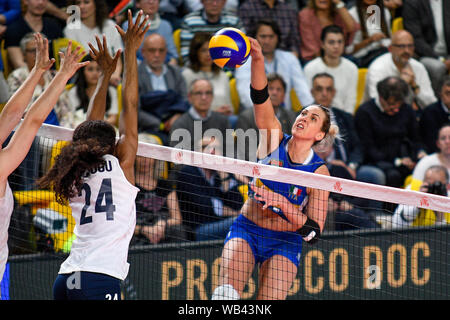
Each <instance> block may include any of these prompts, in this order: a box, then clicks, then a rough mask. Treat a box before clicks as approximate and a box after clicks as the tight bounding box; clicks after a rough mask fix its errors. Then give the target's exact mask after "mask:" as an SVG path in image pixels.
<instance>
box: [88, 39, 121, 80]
mask: <svg viewBox="0 0 450 320" xmlns="http://www.w3.org/2000/svg"><path fill="white" fill-rule="evenodd" d="M95 40H96V42H97V47H98V49H95V47H94V46H93V45H92V44H91V43H90V42H89V48H91V50H90V52H89V54H90V56H91V58H92V59H93V60H94V61H96V62H97V63H98V65H99V66H100V68H101V70H102V72H103V74H106V75H109V76H111V75H112V74H113V73H114V71H116V67H117V61H119V57H120V54H121V52H122V50H121V49H119V50H117V52H116V54H115V55H114V57H111V55H110V54H109V50H108V43H107V41H106V36H105V35H103V44H102V42H101V41H100V38H99V37H98V36H95Z"/></svg>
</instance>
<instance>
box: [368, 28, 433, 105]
mask: <svg viewBox="0 0 450 320" xmlns="http://www.w3.org/2000/svg"><path fill="white" fill-rule="evenodd" d="M389 51H390V52H389V53H386V54H384V55H382V56H380V57H378V58H377V59H375V60H374V61H373V62H372V64H371V65H370V66H369V69H368V71H367V76H366V89H365V98H364V100H365V101H366V100H367V99H370V98H376V97H377V95H378V91H377V83H378V82H379V81H381V80H383V79H384V78H386V77H388V76H399V77H401V78H402V79H403V80H404V81H405V82H406V83H407V84H408V96H407V100H406V101H407V103H408V104H411V105H412V106H413V108H414V109H415V110H420V109H423V108H425V107H426V106H427V105H429V104H431V103H433V102H435V101H436V100H437V99H436V96H435V95H434V91H433V88H432V87H431V82H430V78H429V77H428V73H427V70H426V69H425V67H424V66H423V64H421V63H420V62H419V61H417V60H416V59H414V58H413V57H412V56H413V54H414V39H413V37H412V35H411V34H410V33H409V32H408V31H406V30H400V31H397V32H395V33H394V34H393V35H392V43H391V45H390V46H389Z"/></svg>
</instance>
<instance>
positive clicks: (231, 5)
mask: <svg viewBox="0 0 450 320" xmlns="http://www.w3.org/2000/svg"><path fill="white" fill-rule="evenodd" d="M240 2H243V1H239V0H227V1H226V2H225V7H224V9H225V10H227V11H229V12H231V13H233V14H237V13H238V8H239V3H240ZM184 4H185V9H186V10H187V11H189V12H192V11H196V10H201V9H202V8H203V4H202V2H201V1H200V0H186V1H185V2H184Z"/></svg>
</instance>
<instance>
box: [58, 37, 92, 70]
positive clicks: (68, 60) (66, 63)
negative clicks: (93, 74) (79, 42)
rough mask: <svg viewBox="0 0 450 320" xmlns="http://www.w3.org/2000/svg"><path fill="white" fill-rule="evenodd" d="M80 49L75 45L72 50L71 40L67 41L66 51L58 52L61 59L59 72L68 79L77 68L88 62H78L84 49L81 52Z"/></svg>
mask: <svg viewBox="0 0 450 320" xmlns="http://www.w3.org/2000/svg"><path fill="white" fill-rule="evenodd" d="M80 50H81V47H80V46H77V47H76V48H75V50H72V41H69V44H68V45H67V49H66V51H65V52H59V57H60V59H61V66H60V68H59V73H61V74H64V75H66V76H67V77H68V79H70V78H71V77H72V76H73V75H74V74H75V72H77V70H78V69H80V68H82V67H84V66H87V65H88V64H89V61H85V62H79V61H80V60H81V58H82V57H83V56H84V54H85V51H84V50H82V51H81V52H80Z"/></svg>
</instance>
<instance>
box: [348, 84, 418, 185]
mask: <svg viewBox="0 0 450 320" xmlns="http://www.w3.org/2000/svg"><path fill="white" fill-rule="evenodd" d="M377 90H378V97H377V98H373V99H371V100H369V101H367V102H366V103H363V104H362V105H361V106H360V107H359V108H358V110H357V111H356V114H355V126H356V130H357V132H358V135H359V138H360V140H361V144H362V146H363V152H364V164H369V165H374V166H377V167H378V168H380V169H381V170H383V172H384V174H385V177H386V185H388V186H392V187H401V186H403V183H404V181H405V178H406V177H407V176H408V175H410V174H411V173H412V170H413V169H414V167H415V165H416V162H417V160H418V159H420V158H422V157H423V156H425V155H426V153H425V152H424V151H423V149H422V146H421V144H420V143H419V141H420V136H419V128H418V123H417V120H416V114H415V112H414V110H413V109H412V107H411V106H410V105H409V104H406V103H405V99H406V96H407V94H408V84H407V83H406V82H405V81H404V80H403V79H401V78H399V77H392V76H390V77H387V78H386V79H384V80H382V81H380V82H379V83H378V84H377Z"/></svg>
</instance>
